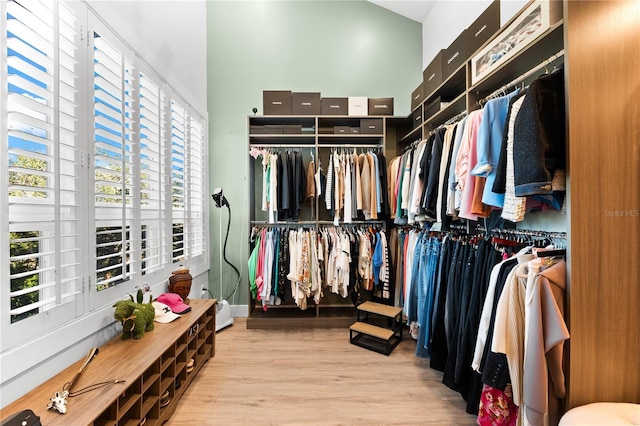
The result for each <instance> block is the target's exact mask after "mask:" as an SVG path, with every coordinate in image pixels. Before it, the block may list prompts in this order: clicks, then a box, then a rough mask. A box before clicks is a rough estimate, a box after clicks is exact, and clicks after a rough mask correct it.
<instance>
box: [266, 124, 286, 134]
mask: <svg viewBox="0 0 640 426" xmlns="http://www.w3.org/2000/svg"><path fill="white" fill-rule="evenodd" d="M264 132H265V133H266V134H268V135H281V134H282V133H283V129H282V126H277V125H275V124H266V125H265V126H264Z"/></svg>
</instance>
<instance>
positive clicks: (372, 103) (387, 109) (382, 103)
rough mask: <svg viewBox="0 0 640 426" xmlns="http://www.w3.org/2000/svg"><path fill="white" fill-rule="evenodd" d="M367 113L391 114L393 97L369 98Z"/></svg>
mask: <svg viewBox="0 0 640 426" xmlns="http://www.w3.org/2000/svg"><path fill="white" fill-rule="evenodd" d="M368 110H369V115H393V98H369V105H368Z"/></svg>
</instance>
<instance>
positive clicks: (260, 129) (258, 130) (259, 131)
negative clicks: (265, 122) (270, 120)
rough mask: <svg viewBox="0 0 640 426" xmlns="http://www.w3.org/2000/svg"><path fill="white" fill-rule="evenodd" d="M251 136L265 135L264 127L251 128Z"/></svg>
mask: <svg viewBox="0 0 640 426" xmlns="http://www.w3.org/2000/svg"><path fill="white" fill-rule="evenodd" d="M249 134H251V135H260V134H264V126H249Z"/></svg>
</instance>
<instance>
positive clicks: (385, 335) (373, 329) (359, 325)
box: [349, 322, 393, 340]
mask: <svg viewBox="0 0 640 426" xmlns="http://www.w3.org/2000/svg"><path fill="white" fill-rule="evenodd" d="M349 329H350V330H353V331H356V332H358V333H363V334H367V335H369V336H373V337H377V338H378V339H382V340H389V339H391V337H392V336H393V330H389V329H387V328H382V327H377V326H375V325H371V324H368V323H366V322H356V323H353V324H352V325H351V327H349Z"/></svg>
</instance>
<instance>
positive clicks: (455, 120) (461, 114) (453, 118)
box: [438, 111, 467, 127]
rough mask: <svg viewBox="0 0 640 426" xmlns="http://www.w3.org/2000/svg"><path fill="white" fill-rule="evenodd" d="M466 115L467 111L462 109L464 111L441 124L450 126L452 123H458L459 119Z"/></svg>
mask: <svg viewBox="0 0 640 426" xmlns="http://www.w3.org/2000/svg"><path fill="white" fill-rule="evenodd" d="M466 116H467V111H462V112H460V113H458V114H456V115H454V116H453V117H451V118H450V119H448V120H447V121H445V122H444V123H443V124H442V125H441V126H448V125H450V124H454V123H457V122H458V121H460V120H462V119H463V118H465V117H466ZM441 126H438V127H441Z"/></svg>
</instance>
